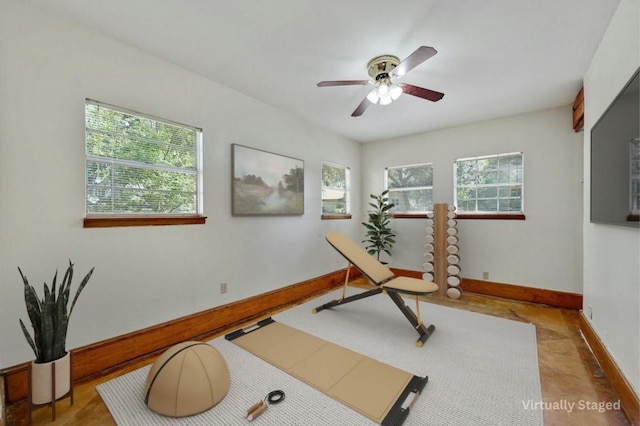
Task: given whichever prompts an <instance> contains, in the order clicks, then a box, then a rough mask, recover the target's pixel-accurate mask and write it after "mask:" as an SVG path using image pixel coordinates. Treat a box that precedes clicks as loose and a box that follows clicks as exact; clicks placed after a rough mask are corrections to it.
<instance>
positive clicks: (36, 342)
mask: <svg viewBox="0 0 640 426" xmlns="http://www.w3.org/2000/svg"><path fill="white" fill-rule="evenodd" d="M93 269H94V268H91V270H90V271H89V273H87V275H86V276H85V277H84V279H83V280H82V282H80V285H79V286H78V289H77V290H76V293H75V296H74V298H73V302H72V303H71V308H70V309H68V305H69V296H70V294H71V281H72V280H73V263H71V260H69V267H68V268H67V271H66V272H65V274H64V278H63V279H62V283H60V286H59V287H58V288H56V280H57V277H58V271H57V270H56V273H55V275H54V276H53V281H52V283H51V288H49V286H47V283H44V297H42V299H40V298H39V297H38V294H37V293H36V290H35V289H34V288H33V286H31V285H30V284H29V281H28V280H27V277H26V276H25V275H24V274H23V273H22V270H21V269H20V268H19V267H18V271H19V272H20V276H21V277H22V282H23V284H24V301H25V305H26V309H27V313H28V315H29V320H30V321H31V326H32V327H33V337H32V336H31V334H30V333H29V331H28V330H27V327H26V325H25V324H24V322H23V321H22V319H20V327H21V328H22V332H23V333H24V336H25V338H26V339H27V342H28V343H29V346H31V349H33V352H34V354H35V355H36V359H35V361H33V362H32V364H31V402H32V403H33V404H46V403H48V402H51V401H53V400H56V399H58V398H60V397H62V396H64V395H66V394H67V393H68V392H69V390H70V389H71V380H70V371H71V370H70V369H71V365H70V356H69V353H68V352H67V349H66V343H67V328H68V326H69V318H70V317H71V313H72V312H73V307H74V306H75V304H76V301H77V300H78V296H80V293H81V292H82V290H83V289H84V287H85V285H87V282H89V279H90V278H91V275H92V274H93ZM51 363H55V364H56V365H55V372H56V373H55V380H56V382H55V384H56V390H55V396H53V395H51V393H52V392H51V383H52V382H51V380H52V377H51Z"/></svg>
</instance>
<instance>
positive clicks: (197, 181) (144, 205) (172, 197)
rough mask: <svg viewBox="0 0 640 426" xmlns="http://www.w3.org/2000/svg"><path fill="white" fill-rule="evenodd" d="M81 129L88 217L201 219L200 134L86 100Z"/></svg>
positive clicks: (156, 119)
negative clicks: (84, 133)
mask: <svg viewBox="0 0 640 426" xmlns="http://www.w3.org/2000/svg"><path fill="white" fill-rule="evenodd" d="M85 131H86V135H85V137H86V200H85V201H86V215H87V218H91V217H104V216H110V217H156V218H157V217H180V216H183V217H185V216H191V217H193V216H201V215H202V165H201V151H202V130H200V129H197V128H194V127H189V126H184V125H181V124H177V123H172V122H169V121H167V120H161V119H158V118H154V117H150V116H144V115H141V114H138V113H134V112H131V111H127V110H125V109H122V108H117V107H113V106H110V105H105V104H102V103H99V102H96V101H92V100H88V99H87V101H86V103H85ZM154 224H161V223H154ZM85 226H86V220H85Z"/></svg>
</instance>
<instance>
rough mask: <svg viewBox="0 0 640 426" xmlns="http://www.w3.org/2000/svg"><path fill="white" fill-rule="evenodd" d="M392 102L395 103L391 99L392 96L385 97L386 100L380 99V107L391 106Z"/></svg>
mask: <svg viewBox="0 0 640 426" xmlns="http://www.w3.org/2000/svg"><path fill="white" fill-rule="evenodd" d="M391 102H393V99H391V96H385V97H384V98H380V105H389V104H390V103H391Z"/></svg>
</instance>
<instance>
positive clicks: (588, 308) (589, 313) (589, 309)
mask: <svg viewBox="0 0 640 426" xmlns="http://www.w3.org/2000/svg"><path fill="white" fill-rule="evenodd" d="M587 316H588V317H589V319H593V307H592V306H591V305H589V306H588V307H587Z"/></svg>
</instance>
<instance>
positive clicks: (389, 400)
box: [225, 318, 428, 426]
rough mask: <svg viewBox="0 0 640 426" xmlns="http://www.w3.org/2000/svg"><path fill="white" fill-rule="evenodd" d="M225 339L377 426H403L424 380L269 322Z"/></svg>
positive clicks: (245, 329)
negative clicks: (368, 419)
mask: <svg viewBox="0 0 640 426" xmlns="http://www.w3.org/2000/svg"><path fill="white" fill-rule="evenodd" d="M225 338H226V339H227V340H229V341H231V342H233V343H234V344H236V345H238V346H240V347H241V348H243V349H245V350H247V351H249V352H251V353H252V354H254V355H256V356H257V357H259V358H261V359H263V360H265V361H267V362H268V363H269V364H271V365H274V366H275V367H278V368H279V369H281V370H283V371H286V372H287V373H289V374H290V375H292V376H293V377H295V378H297V379H299V380H301V381H303V382H304V383H306V384H308V385H310V386H313V387H314V388H316V389H318V390H319V391H321V392H323V393H325V394H327V395H329V396H330V397H332V398H334V399H335V400H337V401H340V402H341V403H343V404H344V405H346V406H348V407H350V408H352V409H354V410H356V411H357V412H359V413H360V414H362V415H364V416H366V417H368V418H370V419H371V420H373V421H375V422H376V423H378V424H381V425H383V426H387V425H389V426H391V425H401V424H402V423H403V422H404V420H405V419H406V417H407V416H408V415H409V412H410V407H411V406H412V405H413V404H414V403H415V399H416V398H417V397H419V395H420V393H421V392H422V391H423V389H424V387H425V385H426V383H427V380H428V379H427V378H426V377H424V378H423V377H418V376H414V375H413V374H411V373H408V372H406V371H404V370H402V369H400V368H397V367H393V366H391V365H388V364H385V363H382V362H380V361H377V360H375V359H371V358H369V357H366V356H364V355H362V354H359V353H357V352H355V351H352V350H350V349H347V348H345V347H343V346H339V345H336V344H335V343H331V342H329V341H327V340H324V339H320V338H318V337H316V336H313V335H312V334H309V333H305V332H304V331H301V330H298V329H296V328H294V327H291V326H288V325H286V324H282V323H279V322H276V321H274V320H273V319H271V318H269V319H267V320H264V321H260V322H259V323H257V324H255V325H252V326H249V327H245V328H244V329H241V330H238V331H236V332H234V333H230V334H228V335H226V336H225Z"/></svg>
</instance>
